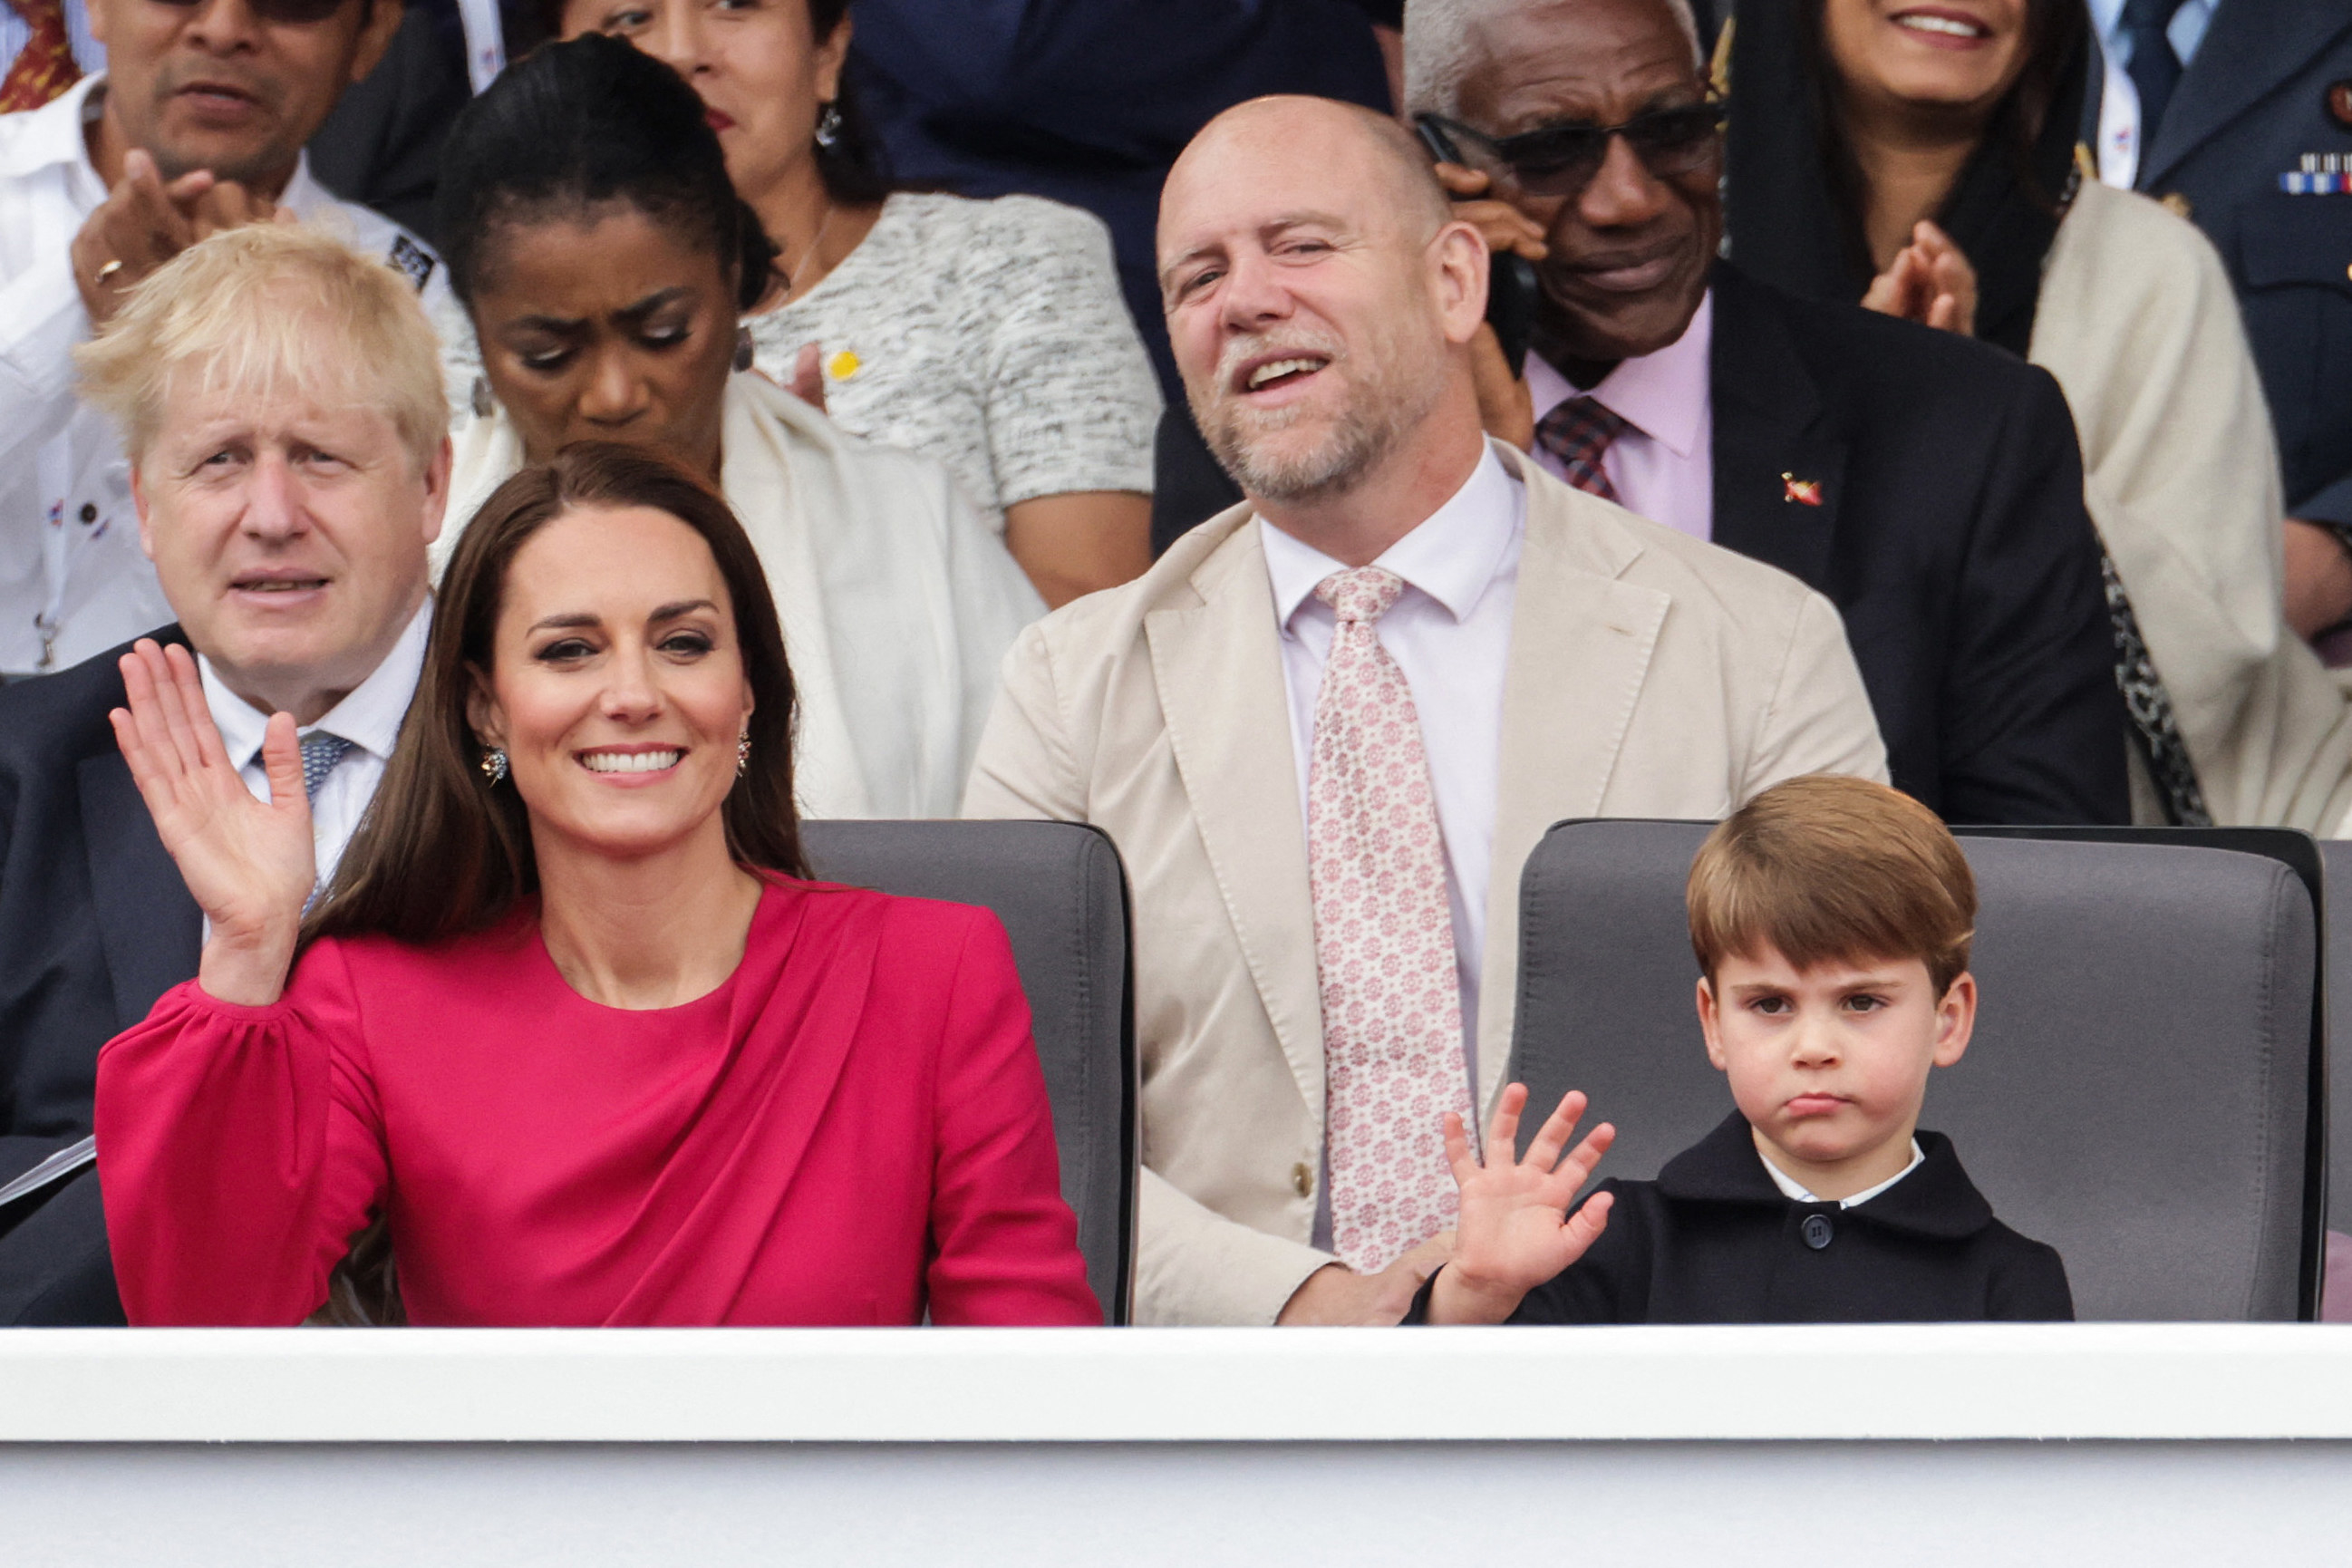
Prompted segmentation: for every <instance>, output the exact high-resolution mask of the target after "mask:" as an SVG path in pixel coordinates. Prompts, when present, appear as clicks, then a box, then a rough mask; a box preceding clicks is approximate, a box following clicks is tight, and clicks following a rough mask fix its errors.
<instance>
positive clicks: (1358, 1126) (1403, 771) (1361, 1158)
mask: <svg viewBox="0 0 2352 1568" xmlns="http://www.w3.org/2000/svg"><path fill="white" fill-rule="evenodd" d="M1403 590H1404V580H1403V579H1402V578H1401V577H1399V576H1398V575H1397V574H1395V573H1393V572H1389V571H1384V570H1382V569H1381V568H1380V567H1378V566H1360V567H1358V568H1356V569H1355V570H1354V571H1352V572H1335V573H1333V574H1331V575H1330V576H1328V577H1326V578H1325V579H1324V580H1323V581H1322V582H1320V583H1318V584H1316V586H1315V596H1316V597H1317V598H1318V599H1320V600H1321V601H1323V603H1325V604H1327V605H1330V606H1331V611H1332V614H1334V615H1335V616H1338V617H1339V626H1338V629H1337V630H1336V631H1334V632H1333V634H1332V637H1331V653H1330V657H1329V658H1328V659H1326V660H1325V661H1324V665H1323V685H1322V689H1321V690H1319V691H1318V693H1317V694H1316V699H1315V749H1314V754H1313V757H1312V760H1311V761H1310V762H1309V763H1308V765H1307V880H1308V882H1309V884H1310V886H1311V888H1312V889H1313V893H1314V900H1315V962H1316V966H1317V968H1318V971H1319V972H1320V974H1321V978H1322V987H1323V1060H1324V1074H1325V1082H1326V1088H1325V1097H1326V1115H1325V1134H1324V1140H1325V1141H1324V1147H1325V1149H1326V1151H1327V1152H1328V1156H1329V1159H1330V1163H1331V1232H1332V1244H1333V1247H1335V1248H1336V1250H1337V1251H1338V1252H1339V1257H1340V1258H1341V1260H1342V1261H1344V1262H1345V1263H1346V1264H1347V1265H1348V1266H1349V1268H1354V1269H1356V1270H1358V1271H1359V1272H1372V1271H1376V1270H1379V1269H1381V1268H1387V1267H1388V1266H1389V1265H1390V1264H1391V1263H1392V1262H1394V1261H1395V1260H1396V1258H1397V1257H1398V1256H1399V1255H1400V1254H1401V1253H1403V1252H1404V1251H1406V1250H1407V1249H1408V1248H1410V1247H1415V1246H1418V1245H1419V1244H1420V1243H1422V1242H1423V1241H1425V1240H1427V1239H1428V1238H1429V1237H1432V1236H1434V1235H1435V1234H1436V1233H1437V1232H1439V1231H1441V1230H1443V1229H1444V1228H1445V1227H1446V1226H1448V1225H1450V1224H1452V1223H1453V1221H1454V1204H1455V1200H1456V1196H1457V1194H1455V1192H1454V1178H1453V1174H1452V1173H1451V1172H1449V1171H1448V1170H1447V1168H1446V1164H1445V1150H1444V1141H1443V1139H1442V1138H1441V1136H1440V1133H1439V1128H1438V1118H1439V1117H1440V1116H1441V1115H1442V1114H1444V1112H1445V1111H1448V1110H1454V1111H1459V1112H1461V1113H1462V1115H1463V1117H1464V1118H1465V1121H1466V1120H1467V1119H1468V1118H1469V1115H1470V1088H1469V1073H1468V1069H1467V1068H1466V1067H1465V1064H1464V1058H1463V1054H1462V994H1461V991H1460V988H1459V982H1458V980H1457V977H1456V974H1455V971H1454V915H1453V910H1452V909H1451V908H1450V907H1449V906H1448V904H1447V903H1446V898H1445V843H1444V839H1443V838H1442V837H1440V836H1439V833H1438V826H1437V799H1436V795H1435V794H1434V793H1433V791H1432V789H1431V787H1430V782H1429V757H1428V753H1427V752H1426V751H1424V750H1423V745H1422V739H1421V719H1420V716H1419V715H1418V714H1416V713H1415V712H1414V711H1413V706H1412V690H1411V689H1410V688H1408V687H1407V686H1406V685H1405V679H1404V673H1403V671H1402V670H1400V669H1398V668H1397V667H1396V661H1395V660H1394V659H1391V658H1389V654H1388V650H1387V649H1386V648H1384V647H1381V639H1380V635H1379V633H1378V631H1377V630H1376V629H1375V623H1377V622H1378V621H1379V620H1380V618H1381V616H1383V615H1385V614H1387V613H1388V609H1389V606H1390V605H1393V604H1395V603H1396V601H1397V595H1399V594H1400V593H1402V592H1403Z"/></svg>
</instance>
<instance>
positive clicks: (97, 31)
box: [82, 0, 114, 47]
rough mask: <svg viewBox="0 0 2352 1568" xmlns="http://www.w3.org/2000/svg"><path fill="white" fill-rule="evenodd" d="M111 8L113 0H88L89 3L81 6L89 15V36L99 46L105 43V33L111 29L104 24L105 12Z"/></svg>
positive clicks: (112, 7)
mask: <svg viewBox="0 0 2352 1568" xmlns="http://www.w3.org/2000/svg"><path fill="white" fill-rule="evenodd" d="M113 9H114V0H89V4H88V5H84V6H83V7H82V10H83V12H84V13H85V14H86V15H87V16H89V36H90V37H91V38H92V39H94V40H96V42H97V43H98V44H99V45H100V47H104V45H105V43H106V35H107V34H109V33H110V32H112V31H113V29H112V28H111V27H109V26H107V25H106V17H107V13H109V12H110V11H111V10H113Z"/></svg>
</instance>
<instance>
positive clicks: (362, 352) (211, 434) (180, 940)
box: [0, 224, 449, 1323]
mask: <svg viewBox="0 0 2352 1568" xmlns="http://www.w3.org/2000/svg"><path fill="white" fill-rule="evenodd" d="M80 358H81V361H82V365H83V375H84V384H83V391H84V393H85V395H87V396H88V397H89V400H90V402H91V404H92V405H94V406H95V407H98V408H100V409H102V410H103V411H104V412H105V413H106V414H107V415H109V416H111V418H112V420H113V421H114V424H115V425H116V426H117V427H118V428H119V429H120V431H121V439H122V442H123V447H124V450H125V452H126V453H127V454H128V457H129V461H130V464H131V474H130V480H129V489H130V492H131V500H132V502H133V505H134V507H135V510H136V513H137V530H138V538H139V541H140V542H141V545H142V548H143V550H144V552H145V554H146V556H147V557H148V558H149V559H150V560H152V562H153V563H154V565H155V570H156V574H157V577H158V579H159V581H160V582H161V584H162V586H163V595H164V597H165V598H166V599H167V600H168V601H169V603H170V605H171V609H172V613H173V615H175V616H177V624H175V625H172V626H160V627H156V628H154V629H153V631H152V634H151V635H152V636H153V637H156V638H157V639H158V640H159V641H163V642H181V643H184V644H185V645H186V646H187V647H189V648H190V650H191V651H192V652H194V654H195V656H196V658H197V665H198V668H199V670H200V671H201V673H202V676H203V679H204V685H205V700H206V702H207V704H208V705H209V707H210V708H211V710H212V716H213V719H214V721H215V723H217V724H218V725H219V727H220V732H221V738H222V741H223V742H224V743H225V744H226V746H227V748H228V750H229V753H230V755H231V757H232V758H233V759H234V760H235V761H236V763H238V764H239V765H240V766H241V767H242V769H243V771H244V774H245V777H246V782H247V784H248V785H249V786H250V787H251V788H252V789H253V791H254V793H255V794H256V795H264V794H266V792H267V790H268V780H267V777H266V775H265V774H264V773H263V772H262V769H261V766H260V763H259V760H258V752H259V750H260V745H261V736H262V731H263V730H264V728H265V727H266V725H267V724H268V719H269V715H270V714H271V713H272V712H274V711H278V710H284V711H286V712H289V713H291V714H292V715H293V716H294V719H295V721H296V723H297V725H298V727H299V733H300V735H301V739H302V763H303V770H302V771H303V784H304V786H305V788H306V789H308V790H309V792H310V799H311V821H312V825H313V830H314V832H315V834H316V836H317V839H318V851H319V855H318V861H319V865H320V868H321V873H322V875H323V874H326V873H329V872H331V870H332V868H333V866H334V863H335V860H336V859H337V858H338V857H339V856H340V855H341V851H342V847H343V845H344V843H345V842H346V841H347V840H348V839H349V837H350V836H351V833H352V829H353V828H354V827H356V826H358V824H359V819H360V816H361V815H362V813H363V812H364V811H365V810H366V808H367V805H368V802H369V801H370V799H372V798H373V795H374V792H375V785H376V782H377V780H378V779H379V778H380V777H381V776H382V774H383V766H384V763H385V760H386V759H387V758H388V757H389V756H390V754H391V752H392V747H393V742H394V738H395V737H396V736H397V734H398V733H399V730H400V721H401V719H402V716H403V715H404V713H405V712H406V711H407V708H408V701H409V698H410V696H411V695H412V693H413V692H414V691H415V685H416V675H417V670H418V668H420V666H421V665H422V663H423V659H424V651H425V632H426V628H427V625H428V622H429V620H430V616H431V609H430V600H429V597H428V595H427V592H426V589H427V584H428V576H427V568H426V563H425V547H426V546H427V545H428V544H429V543H431V542H432V541H433V539H434V537H435V536H436V534H437V533H438V532H439V531H440V527H441V514H442V510H443V507H444V505H445V504H446V500H447V499H448V483H449V441H448V434H447V422H448V415H447V407H446V402H445V401H444V397H443V394H442V390H441V376H440V367H439V363H438V352H437V346H436V341H435V338H434V334H433V330H432V328H431V326H430V325H428V324H427V322H426V321H425V314H424V311H423V310H422V308H421V307H420V306H419V304H418V302H417V300H416V294H415V287H414V286H413V284H412V283H411V282H410V280H409V279H407V278H406V277H404V275H402V274H401V273H399V272H397V271H395V270H394V269H392V268H387V267H385V266H383V264H381V263H379V262H377V261H374V260H373V259H371V258H364V257H362V256H360V255H358V254H357V253H355V252H353V251H352V250H351V249H350V248H348V247H345V246H344V245H343V244H341V242H340V241H339V240H337V239H336V238H334V237H331V236H327V235H323V234H320V233H317V232H315V231H311V230H308V229H305V228H302V227H299V226H294V225H285V224H268V225H257V226H247V227H241V228H236V229H231V230H228V231H226V232H224V233H222V234H219V235H215V236H214V237H211V238H209V239H206V240H205V241H203V242H201V243H199V244H197V245H195V246H194V247H190V248H189V249H187V250H185V251H184V252H182V253H181V254H180V256H179V257H178V258H176V259H174V260H173V261H172V262H170V263H169V264H168V265H166V266H164V267H163V268H161V269H160V270H158V271H157V272H156V273H155V274H154V275H153V276H152V278H151V279H148V280H146V281H145V282H144V283H142V285H141V286H140V287H139V288H138V289H135V290H134V291H133V292H132V293H131V296H130V298H129V300H127V302H126V303H125V305H124V306H123V308H122V309H121V310H120V311H119V312H118V313H117V314H116V315H115V317H114V319H113V321H111V322H110V324H109V325H108V327H107V329H106V330H105V331H104V332H102V333H101V334H100V336H99V337H98V338H97V339H96V340H95V341H94V342H91V343H89V345H87V346H86V347H85V348H84V349H83V350H82V351H81V353H80ZM122 651H123V650H122V649H121V648H115V649H111V650H110V651H108V652H105V653H101V654H99V655H98V656H96V657H94V658H89V659H88V660H86V661H85V662H83V663H81V664H79V665H78V666H76V667H74V668H71V669H68V670H65V671H63V672H61V673H59V674H58V675H54V676H49V677H47V678H45V679H40V680H35V681H26V682H22V683H20V684H17V685H13V686H10V687H7V688H6V689H0V1182H6V1181H8V1180H9V1179H11V1178H16V1177H19V1176H22V1175H25V1174H27V1173H31V1172H32V1171H33V1170H34V1168H35V1167H37V1166H38V1165H40V1164H42V1163H45V1162H47V1161H49V1160H50V1159H51V1158H52V1157H53V1156H62V1159H60V1160H59V1162H58V1163H59V1164H61V1165H66V1166H70V1164H71V1162H72V1160H73V1158H74V1157H75V1154H76V1152H77V1151H78V1149H79V1142H78V1141H83V1140H86V1139H87V1135H88V1133H89V1122H90V1094H91V1086H92V1082H93V1078H94V1075H95V1072H96V1068H97V1059H98V1048H99V1047H100V1046H101V1045H103V1044H104V1043H105V1042H106V1041H107V1040H108V1039H109V1038H110V1037H113V1036H114V1035H115V1034H117V1033H118V1032H120V1031H121V1030H122V1029H123V1028H126V1027H128V1026H130V1025H131V1024H132V1023H135V1022H137V1021H138V1020H139V1019H140V1018H142V1017H144V1016H146V1013H147V1009H148V1008H149V1007H150V1006H151V1005H153V1003H154V1001H155V998H156V997H158V996H159V995H161V994H163V992H164V991H166V990H168V989H170V988H171V987H172V986H173V985H175V984H179V983H180V982H181V981H183V980H185V979H187V978H189V977H190V976H192V975H194V973H195V972H196V958H197V952H198V949H199V947H200V945H201V942H202V935H203V931H202V925H203V921H202V917H201V916H200V915H199V914H198V913H197V910H196V906H195V904H194V901H193V900H191V899H190V898H189V896H188V893H187V889H186V888H185V887H184V885H183V884H182V882H181V880H180V877H179V874H178V872H177V870H176V869H175V868H173V864H172V861H171V858H170V857H169V856H167V855H166V854H165V853H164V851H163V844H162V843H161V841H160V840H158V839H157V838H156V837H155V830H154V827H153V826H152V822H151V821H150V819H149V817H148V815H147V812H146V810H145V808H144V807H143V806H142V805H141V803H140V799H139V793H138V790H137V788H136V786H135V785H134V784H132V783H131V774H130V772H129V769H128V768H127V767H126V766H125V765H124V763H123V761H122V758H121V754H120V753H119V752H116V750H115V746H114V740H113V735H112V731H111V730H110V726H109V724H108V721H107V714H108V712H109V711H110V710H112V709H114V708H116V707H119V706H121V703H122V702H123V689H122V679H121V674H120V673H119V672H118V670H117V668H116V658H117V657H118V656H119V655H120V654H121V652H122ZM52 1174H53V1175H56V1174H58V1173H57V1172H56V1171H55V1168H54V1167H53V1170H52ZM62 1179H63V1180H64V1181H65V1183H66V1184H65V1185H63V1186H62V1187H61V1188H59V1189H58V1190H56V1191H55V1192H53V1193H51V1194H49V1195H48V1196H47V1198H46V1201H42V1202H41V1204H40V1206H39V1207H38V1208H37V1210H35V1211H34V1212H33V1213H31V1214H30V1215H27V1216H26V1217H24V1218H22V1219H21V1220H19V1221H18V1222H17V1223H16V1226H15V1227H14V1228H13V1229H8V1230H5V1231H0V1323H8V1322H75V1321H107V1320H108V1319H109V1318H113V1319H115V1320H116V1321H119V1314H120V1311H121V1309H120V1307H119V1305H118V1304H117V1303H116V1302H115V1300H114V1286H113V1277H112V1274H111V1271H110V1268H108V1267H107V1264H106V1253H105V1228H104V1221H103V1216H102V1215H101V1213H100V1208H99V1205H98V1193H97V1184H96V1182H95V1180H94V1179H93V1178H92V1177H90V1175H89V1173H87V1172H86V1171H84V1172H80V1173H70V1172H68V1173H64V1174H63V1175H62ZM0 1191H5V1189H0ZM22 1201H25V1202H27V1203H29V1202H31V1201H34V1200H33V1199H30V1198H28V1199H26V1200H22ZM7 1220H8V1215H7V1213H6V1211H5V1209H0V1226H5V1225H6V1224H7Z"/></svg>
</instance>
